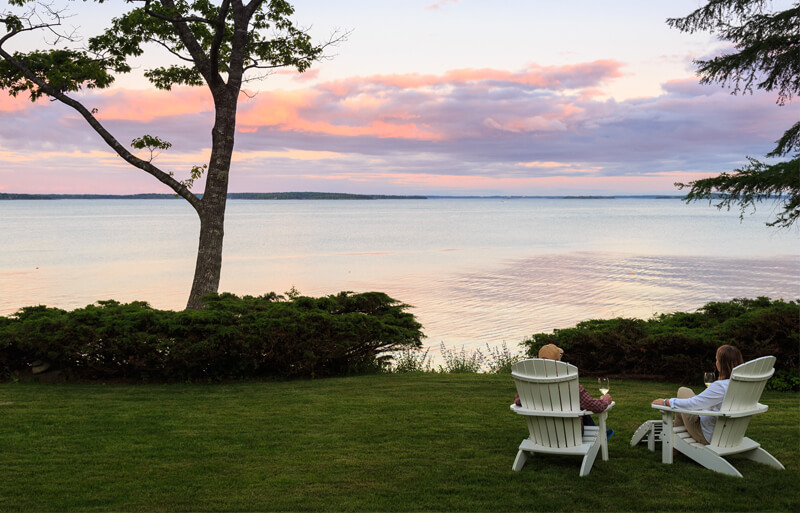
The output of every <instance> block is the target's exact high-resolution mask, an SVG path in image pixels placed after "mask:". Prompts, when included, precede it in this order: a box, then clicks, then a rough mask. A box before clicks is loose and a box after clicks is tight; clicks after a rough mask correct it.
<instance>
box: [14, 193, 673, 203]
mask: <svg viewBox="0 0 800 513" xmlns="http://www.w3.org/2000/svg"><path fill="white" fill-rule="evenodd" d="M198 196H200V197H202V196H203V195H202V194H198ZM681 198H682V196H666V195H660V196H659V195H625V196H499V195H498V196H434V195H427V196H395V195H390V194H348V193H343V192H231V193H228V199H238V200H402V199H415V200H420V199H502V200H512V199H568V200H575V199H578V200H585V199H589V200H595V199H605V200H607V199H681ZM76 199H77V200H109V199H111V200H113V199H127V200H131V199H132V200H138V199H146V200H147V199H157V200H164V199H180V197H179V196H177V195H175V194H153V193H150V194H17V193H7V192H0V201H2V200H76Z"/></svg>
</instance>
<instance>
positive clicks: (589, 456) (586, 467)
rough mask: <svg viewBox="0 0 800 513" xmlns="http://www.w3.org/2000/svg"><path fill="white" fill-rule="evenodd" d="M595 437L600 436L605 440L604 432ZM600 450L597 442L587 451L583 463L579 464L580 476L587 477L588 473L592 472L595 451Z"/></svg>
mask: <svg viewBox="0 0 800 513" xmlns="http://www.w3.org/2000/svg"><path fill="white" fill-rule="evenodd" d="M597 436H602V437H604V438H605V436H606V432H605V431H600V432H598V433H597ZM599 450H600V441H599V440H598V441H597V442H596V443H595V444H594V445H592V448H591V449H589V452H588V453H586V456H584V457H583V462H582V463H581V473H580V476H581V477H583V476H588V475H589V472H591V471H592V465H594V460H595V459H596V458H597V451H599Z"/></svg>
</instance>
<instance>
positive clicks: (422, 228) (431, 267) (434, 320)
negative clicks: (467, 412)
mask: <svg viewBox="0 0 800 513" xmlns="http://www.w3.org/2000/svg"><path fill="white" fill-rule="evenodd" d="M184 203H185V202H180V201H163V200H162V201H146V200H139V201H124V200H112V201H100V200H96V201H53V202H25V201H8V202H0V234H2V241H0V243H1V244H0V315H6V314H9V313H12V312H14V311H16V310H17V309H18V308H19V307H21V306H25V305H35V304H47V305H50V306H58V307H61V308H76V307H81V306H85V305H86V304H90V303H93V302H95V301H97V300H100V299H109V298H114V299H117V300H120V301H132V300H146V301H148V302H150V303H151V304H152V305H153V306H154V307H156V308H171V309H179V308H182V307H183V305H184V304H185V301H186V297H187V295H188V290H189V287H190V284H191V279H192V273H193V270H194V256H195V251H196V247H197V242H196V241H197V220H196V217H195V216H194V214H193V213H192V212H191V209H190V207H188V205H185V204H184ZM799 254H800V249H799V248H798V239H797V232H796V231H794V232H786V231H783V232H779V231H775V230H770V229H768V228H766V227H765V226H764V224H763V219H761V218H748V219H747V220H746V222H745V223H740V222H739V220H738V217H737V215H736V213H735V212H731V213H725V212H718V211H717V210H716V209H710V208H708V207H707V206H705V205H684V204H682V203H681V202H679V201H675V200H671V201H659V200H627V199H626V200H585V201H580V200H520V201H508V202H503V201H500V200H429V201H378V202H365V201H342V202H338V201H337V202H332V201H327V202H326V201H250V202H248V201H231V202H230V203H229V206H228V218H227V221H226V241H225V252H224V266H223V274H222V282H221V286H220V288H221V290H225V291H231V292H234V293H236V294H239V295H243V294H252V295H260V294H264V293H267V292H270V291H275V292H278V293H281V292H284V291H287V290H289V289H290V288H291V287H292V286H294V287H296V288H297V289H298V290H300V291H301V292H302V293H304V294H308V295H323V294H333V293H336V292H338V291H341V290H352V291H357V292H359V291H369V290H380V291H384V292H386V293H388V294H389V295H390V296H392V297H394V298H396V299H398V300H401V301H403V302H405V303H408V304H411V305H413V306H414V310H413V311H414V313H415V315H416V316H417V318H418V319H419V320H420V322H421V323H422V324H423V325H424V329H425V333H426V334H427V335H428V337H429V338H428V340H427V343H428V344H429V345H430V346H431V353H438V351H439V343H440V342H444V343H445V344H446V345H447V346H450V347H453V346H462V345H463V346H464V347H466V348H468V349H474V348H478V347H483V346H484V344H486V343H489V344H491V345H497V344H499V343H501V342H504V341H505V342H506V343H507V344H508V345H509V346H510V347H512V348H513V347H515V346H516V344H517V343H518V342H519V341H520V340H521V339H522V338H524V337H526V336H529V335H531V334H532V333H536V332H542V331H550V330H552V329H554V328H566V327H570V326H573V325H574V324H575V323H577V322H579V321H582V320H587V319H592V318H604V317H613V316H629V317H640V318H648V317H650V316H652V315H653V314H655V313H667V312H673V311H676V310H686V311H690V310H693V309H696V308H699V307H701V306H703V305H704V304H705V303H707V302H710V301H726V300H730V299H732V298H735V297H756V296H768V297H772V298H776V299H777V298H784V299H786V300H790V299H797V298H800V259H799V258H798V255H799Z"/></svg>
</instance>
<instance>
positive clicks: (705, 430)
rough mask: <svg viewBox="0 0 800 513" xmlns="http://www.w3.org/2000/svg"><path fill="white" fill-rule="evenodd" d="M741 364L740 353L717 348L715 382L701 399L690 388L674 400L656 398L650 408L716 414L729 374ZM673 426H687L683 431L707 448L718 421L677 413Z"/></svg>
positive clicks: (702, 416)
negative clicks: (702, 411)
mask: <svg viewBox="0 0 800 513" xmlns="http://www.w3.org/2000/svg"><path fill="white" fill-rule="evenodd" d="M743 363H744V359H743V358H742V353H741V352H740V351H739V350H738V349H737V348H735V347H733V346H729V345H723V346H719V348H717V363H716V365H717V371H718V372H719V379H718V380H716V381H715V382H713V383H711V384H710V385H709V386H708V388H706V389H705V390H704V391H703V392H701V393H700V395H694V392H693V391H692V390H691V389H690V388H686V387H680V388H679V389H678V396H677V397H673V398H671V399H670V398H667V399H661V398H658V399H656V400H654V401H653V403H652V404H655V405H657V406H669V407H670V408H682V409H684V410H707V411H719V408H720V406H722V400H723V399H724V398H725V392H727V391H728V384H730V382H731V380H730V377H731V372H733V368H734V367H736V366H737V365H741V364H743ZM674 425H675V427H678V426H686V431H688V432H689V434H690V435H692V438H694V439H695V440H696V441H698V442H699V443H701V444H703V445H708V444H709V443H710V442H711V436H712V435H713V434H714V426H716V425H717V418H716V417H713V416H710V415H689V414H687V413H677V412H676V413H675V424H674Z"/></svg>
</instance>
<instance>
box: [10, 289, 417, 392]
mask: <svg viewBox="0 0 800 513" xmlns="http://www.w3.org/2000/svg"><path fill="white" fill-rule="evenodd" d="M204 299H205V301H206V308H205V309H204V310H186V311H181V312H173V311H162V310H155V309H152V308H150V307H149V306H148V305H147V303H143V302H133V303H128V304H121V303H118V302H116V301H100V302H98V303H97V304H96V305H89V306H87V307H85V308H80V309H77V310H73V311H71V312H67V311H65V310H61V309H57V308H47V307H44V306H35V307H26V308H23V309H21V310H20V311H18V312H17V313H16V314H14V315H11V316H9V317H0V372H1V373H2V375H0V377H4V378H6V379H15V377H18V376H20V375H23V374H25V372H26V371H27V370H28V369H30V367H31V365H32V364H33V363H34V362H47V363H48V364H49V365H50V368H51V369H53V370H58V371H61V372H63V373H65V374H66V375H67V376H68V377H73V378H75V379H81V380H109V379H120V380H128V381H145V380H156V381H198V380H199V381H209V380H210V381H218V380H223V379H245V378H257V377H322V376H334V375H343V374H350V373H360V372H365V371H375V370H377V369H379V368H381V367H382V366H384V364H385V360H386V358H387V354H388V353H390V352H392V351H397V350H399V349H402V348H416V347H420V346H421V342H420V339H421V338H422V337H423V335H422V332H421V325H420V324H419V323H418V322H416V320H415V319H414V316H413V314H410V313H408V312H406V311H405V309H406V308H407V307H408V305H405V304H402V303H399V302H397V301H395V300H394V299H392V298H390V297H389V296H387V295H386V294H383V293H380V292H368V293H364V294H353V293H350V292H342V293H340V294H338V295H332V296H326V297H321V298H312V297H305V296H300V295H298V294H292V295H290V297H289V299H288V300H287V299H285V298H283V297H282V296H278V295H276V294H274V293H271V294H267V295H265V296H261V297H252V296H245V297H242V298H240V297H237V296H235V295H233V294H227V293H224V294H212V295H209V296H207V297H205V298H204Z"/></svg>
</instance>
